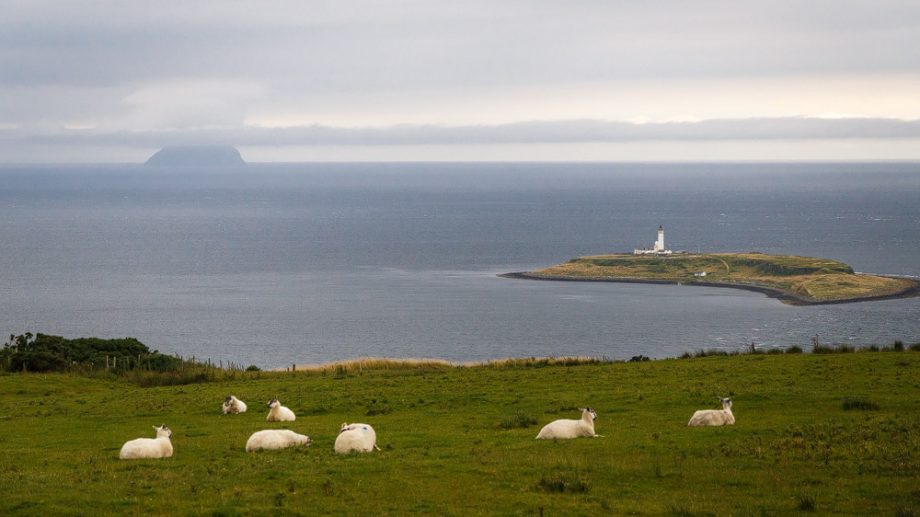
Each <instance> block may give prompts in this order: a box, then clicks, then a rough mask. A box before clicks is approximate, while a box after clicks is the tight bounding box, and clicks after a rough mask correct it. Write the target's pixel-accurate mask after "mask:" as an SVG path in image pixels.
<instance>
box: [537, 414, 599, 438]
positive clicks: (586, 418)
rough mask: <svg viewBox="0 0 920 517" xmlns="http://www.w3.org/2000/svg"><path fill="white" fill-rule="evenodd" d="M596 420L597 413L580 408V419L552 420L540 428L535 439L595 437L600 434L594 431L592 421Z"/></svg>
mask: <svg viewBox="0 0 920 517" xmlns="http://www.w3.org/2000/svg"><path fill="white" fill-rule="evenodd" d="M595 420H597V413H595V412H594V410H593V409H591V408H583V409H582V410H581V419H579V420H567V419H562V420H554V421H552V422H550V423H548V424H546V425H545V426H543V429H540V434H538V435H537V439H540V440H557V439H563V438H579V437H592V438H597V437H599V436H601V435H599V434H595V433H594V421H595Z"/></svg>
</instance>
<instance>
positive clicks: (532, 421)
mask: <svg viewBox="0 0 920 517" xmlns="http://www.w3.org/2000/svg"><path fill="white" fill-rule="evenodd" d="M532 425H537V419H536V418H534V417H532V416H530V415H525V414H522V413H518V414H515V415H511V416H509V417H505V418H503V419H502V421H501V422H500V423H499V424H498V426H499V427H501V428H502V429H525V428H528V427H530V426H532Z"/></svg>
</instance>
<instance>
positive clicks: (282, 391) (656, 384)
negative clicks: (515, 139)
mask: <svg viewBox="0 0 920 517" xmlns="http://www.w3.org/2000/svg"><path fill="white" fill-rule="evenodd" d="M391 366H392V365H391ZM229 393H233V394H235V395H237V396H239V397H240V398H242V399H243V400H245V401H247V402H248V403H249V404H250V406H249V407H250V411H249V412H248V413H245V414H241V415H229V416H225V415H222V414H221V413H220V405H221V402H222V401H223V398H224V397H225V396H226V395H227V394H229ZM717 395H723V396H732V397H733V399H734V412H735V416H736V418H737V424H736V425H735V426H732V427H725V428H687V427H686V422H687V420H688V419H689V417H690V415H691V414H692V413H693V411H694V410H696V409H701V408H715V407H717V405H718V404H717V401H716V400H715V397H716V396H717ZM272 397H278V398H280V399H281V401H282V402H283V403H284V404H285V405H287V406H289V407H290V408H291V409H293V410H294V411H295V412H296V413H297V415H298V419H297V421H296V422H294V423H293V424H292V425H290V426H288V427H290V428H292V429H294V430H296V431H298V432H302V433H305V434H309V435H310V436H311V437H313V439H314V445H313V446H312V447H310V448H303V449H296V450H284V451H271V452H262V453H245V452H244V451H243V446H244V444H245V442H246V439H247V437H248V436H249V435H250V434H251V433H252V432H254V431H256V430H259V429H265V428H275V427H285V426H284V425H282V424H268V423H266V422H265V421H264V418H265V415H266V413H267V409H266V408H264V401H266V400H268V399H269V398H272ZM584 405H590V406H592V407H594V409H595V410H596V411H597V413H598V415H599V416H598V420H597V432H598V433H599V434H602V435H604V437H603V438H594V439H591V438H583V439H577V440H569V441H560V442H553V441H537V440H534V436H535V435H536V434H537V432H538V430H539V429H540V427H541V426H542V425H544V424H545V423H547V422H549V421H551V420H554V419H557V418H578V415H579V413H578V410H577V408H578V407H580V406H584ZM345 421H348V422H352V421H359V422H366V423H370V424H371V425H373V426H374V427H375V428H376V430H377V436H378V440H379V441H378V443H379V445H380V447H381V448H382V450H381V451H380V452H375V453H371V454H366V455H352V456H336V455H335V454H334V453H333V452H332V444H333V442H334V440H335V436H336V434H337V431H338V427H339V424H341V423H342V422H345ZM161 423H165V424H167V425H169V426H170V427H171V428H172V430H173V437H172V442H173V445H174V447H175V455H174V456H173V457H172V458H169V459H162V460H134V461H120V460H118V457H117V456H118V450H119V448H120V446H121V444H122V443H123V442H124V441H126V440H128V439H132V438H136V437H141V436H144V437H152V436H153V429H151V426H152V425H156V424H161ZM0 429H2V432H0V450H2V451H3V453H2V454H0V514H2V515H14V514H40V515H52V514H95V515H107V514H140V513H154V514H170V515H186V514H187V515H234V514H253V513H256V514H267V513H269V512H274V511H276V510H277V511H282V512H284V513H285V514H310V515H313V514H338V515H342V514H348V515H353V514H372V515H387V514H389V515H401V514H406V513H424V514H446V515H470V514H511V515H515V514H520V515H538V514H540V513H541V512H543V513H544V515H603V514H668V513H670V514H678V515H728V514H736V515H750V514H767V515H773V514H788V513H794V512H811V511H817V512H819V513H842V514H873V515H900V516H907V515H917V514H918V513H920V353H918V352H911V351H905V352H876V353H869V352H859V353H850V354H822V355H818V354H795V355H793V354H787V355H740V356H730V357H702V358H694V359H672V360H662V361H651V362H641V363H600V364H584V365H575V366H565V365H554V366H544V365H543V364H542V363H540V362H537V363H534V364H530V365H525V363H524V362H518V363H517V364H516V365H514V366H504V367H499V366H478V367H459V368H458V367H448V366H443V365H437V364H429V365H410V366H406V367H402V368H398V367H391V368H388V369H374V368H372V367H371V366H370V365H365V367H362V368H361V371H360V372H358V371H357V370H356V369H355V368H336V369H333V370H322V371H319V370H318V371H312V372H298V373H281V372H273V373H266V372H255V373H249V372H247V373H234V374H233V376H232V377H230V378H228V379H227V380H225V381H220V382H208V383H201V384H190V385H183V386H168V387H148V388H142V387H138V386H137V385H136V384H130V383H128V382H127V381H125V380H120V379H118V378H104V377H102V378H92V377H85V376H79V375H73V374H11V375H3V376H0Z"/></svg>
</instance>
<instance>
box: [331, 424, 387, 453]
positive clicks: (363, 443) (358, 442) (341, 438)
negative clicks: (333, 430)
mask: <svg viewBox="0 0 920 517" xmlns="http://www.w3.org/2000/svg"><path fill="white" fill-rule="evenodd" d="M374 449H376V450H378V451H379V450H380V447H377V433H375V432H374V428H373V427H371V426H369V425H367V424H342V427H341V429H339V435H338V436H337V437H336V439H335V452H337V453H339V454H348V453H349V452H351V451H357V452H371V451H372V450H374Z"/></svg>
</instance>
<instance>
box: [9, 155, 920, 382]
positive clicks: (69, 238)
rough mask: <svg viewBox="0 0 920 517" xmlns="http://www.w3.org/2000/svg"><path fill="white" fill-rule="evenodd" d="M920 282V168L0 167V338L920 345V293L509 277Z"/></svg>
mask: <svg viewBox="0 0 920 517" xmlns="http://www.w3.org/2000/svg"><path fill="white" fill-rule="evenodd" d="M659 224H663V225H664V227H665V229H666V232H667V233H666V241H667V244H668V247H670V248H673V249H685V250H690V251H698V250H700V251H747V250H757V251H762V252H766V253H787V254H799V255H815V256H823V257H829V258H835V259H839V260H842V261H844V262H847V263H849V264H850V265H852V266H853V267H854V269H856V270H857V271H863V272H872V273H888V274H903V275H920V258H918V244H920V164H833V165H828V164H806V165H803V164H770V165H766V164H765V165H753V164H744V165H739V164H706V165H703V164H694V165H688V164H682V165H672V164H668V165H664V164H333V165H330V164H297V165H251V166H249V167H247V168H245V169H244V170H241V171H239V170H238V171H208V170H194V169H191V170H190V169H151V168H145V167H142V166H95V167H20V168H15V167H6V168H0V242H2V243H3V248H2V252H0V332H2V331H4V330H5V331H6V334H5V335H8V334H11V333H17V334H18V333H22V332H26V331H31V332H44V333H51V334H60V335H65V336H68V337H80V336H100V337H123V336H133V337H137V338H138V339H140V340H141V341H143V342H144V343H145V344H147V345H148V346H150V347H151V348H155V349H159V350H160V351H163V352H169V353H173V352H176V353H180V354H182V355H185V356H196V357H199V358H210V359H212V360H213V361H218V360H223V361H225V362H226V361H235V362H238V363H243V364H256V365H259V366H261V367H279V366H285V365H289V364H291V363H294V362H297V363H308V362H325V361H331V360H336V359H343V358H353V357H359V356H390V357H438V358H445V359H450V360H457V361H467V360H485V359H491V358H499V357H509V356H548V355H557V356H558V355H593V356H607V357H611V358H617V359H625V358H629V357H631V356H633V355H637V354H644V355H647V356H651V357H668V356H675V355H679V354H680V353H682V352H684V351H687V350H693V349H698V348H702V347H705V348H709V347H725V348H729V349H736V348H739V347H741V346H743V345H745V344H749V343H750V342H751V341H754V342H756V343H757V344H759V345H763V346H786V345H791V344H807V343H810V340H811V336H813V335H815V334H817V335H818V336H819V338H820V339H821V340H822V341H823V342H839V343H851V344H867V343H890V342H891V341H893V340H895V339H902V340H904V341H907V342H915V341H920V299H918V298H913V299H904V300H890V301H881V302H869V303H856V304H846V305H831V306H817V307H792V306H787V305H783V304H781V303H779V302H777V301H775V300H773V299H770V298H767V297H765V296H763V295H761V294H758V293H751V292H745V291H735V290H730V289H714V288H701V287H681V286H648V285H629V284H584V283H564V282H559V283H557V282H532V281H523V280H508V279H502V278H498V277H496V276H495V275H496V274H497V273H503V272H508V271H521V270H528V269H533V268H538V267H542V266H548V265H551V264H554V263H558V262H561V261H564V260H567V259H569V258H571V257H573V256H577V255H584V254H594V253H603V252H609V251H622V250H631V249H633V248H634V247H636V246H640V245H641V246H649V245H651V243H652V241H653V240H654V238H655V230H656V229H657V228H658V225H659Z"/></svg>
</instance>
